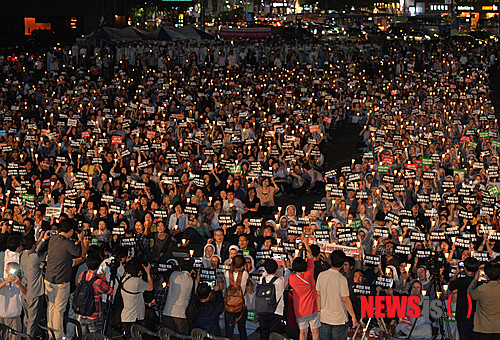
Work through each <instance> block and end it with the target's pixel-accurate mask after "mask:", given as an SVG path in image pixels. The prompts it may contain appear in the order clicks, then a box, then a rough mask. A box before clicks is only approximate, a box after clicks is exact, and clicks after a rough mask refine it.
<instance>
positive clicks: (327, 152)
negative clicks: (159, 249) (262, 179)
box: [276, 123, 363, 210]
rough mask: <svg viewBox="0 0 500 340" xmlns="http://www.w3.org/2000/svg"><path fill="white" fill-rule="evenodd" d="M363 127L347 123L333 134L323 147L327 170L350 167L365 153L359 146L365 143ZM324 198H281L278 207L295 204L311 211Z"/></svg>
mask: <svg viewBox="0 0 500 340" xmlns="http://www.w3.org/2000/svg"><path fill="white" fill-rule="evenodd" d="M360 132H361V127H360V126H358V125H357V124H352V123H345V125H344V126H343V127H342V128H338V129H337V130H335V132H333V133H332V137H333V139H332V140H330V141H329V142H327V143H325V144H323V145H322V147H321V152H322V153H323V155H324V156H325V169H327V170H331V169H340V168H341V167H342V166H344V165H350V164H351V162H352V159H353V158H355V159H357V158H359V157H360V156H361V154H362V153H363V152H362V151H361V150H359V149H358V148H357V147H358V144H359V143H360V142H362V141H363V139H362V138H361V137H360V136H359V133H360ZM322 197H323V196H321V195H315V194H312V193H311V194H306V195H304V196H302V197H300V198H288V197H280V198H278V199H276V204H277V205H284V206H286V205H288V204H294V205H295V206H297V207H299V206H303V205H305V206H307V209H308V210H309V209H311V208H312V205H313V204H314V202H317V201H320V200H321V198H322Z"/></svg>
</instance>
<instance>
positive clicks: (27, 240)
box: [19, 230, 50, 336]
mask: <svg viewBox="0 0 500 340" xmlns="http://www.w3.org/2000/svg"><path fill="white" fill-rule="evenodd" d="M49 237H50V230H46V231H45V232H44V233H43V237H42V240H41V242H40V243H39V244H38V247H37V246H36V243H35V238H34V237H33V236H32V235H28V236H25V237H23V239H22V240H21V246H22V247H23V250H22V251H21V255H20V256H19V265H20V266H21V271H22V273H23V279H22V281H23V284H24V285H25V286H26V291H27V293H26V297H25V299H24V302H23V307H24V328H25V331H26V333H27V334H30V335H32V336H36V335H37V333H38V322H39V319H40V316H41V313H40V312H41V309H42V305H43V294H44V286H43V275H42V268H41V264H42V262H43V261H44V260H45V257H46V254H45V253H43V252H39V251H36V250H35V248H36V247H37V248H38V250H40V249H41V248H43V247H44V245H45V243H46V241H47V240H48V239H49Z"/></svg>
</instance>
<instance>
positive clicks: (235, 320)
mask: <svg viewBox="0 0 500 340" xmlns="http://www.w3.org/2000/svg"><path fill="white" fill-rule="evenodd" d="M224 275H225V278H226V293H225V295H224V310H225V312H226V313H225V320H224V321H225V328H226V338H229V339H232V338H233V333H234V326H235V325H236V324H238V332H239V333H240V339H241V340H246V339H247V330H246V327H245V326H246V321H247V307H246V306H245V296H244V294H245V291H246V286H247V282H248V273H247V272H246V271H245V258H244V257H243V255H236V256H235V257H233V263H232V264H231V268H230V269H229V270H228V271H227V272H226V273H225V274H224Z"/></svg>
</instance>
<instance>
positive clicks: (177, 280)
mask: <svg viewBox="0 0 500 340" xmlns="http://www.w3.org/2000/svg"><path fill="white" fill-rule="evenodd" d="M180 269H181V270H179V271H175V272H173V273H172V274H171V275H170V279H169V281H168V293H167V302H166V303H165V308H164V309H163V322H164V326H165V327H167V328H170V329H172V330H174V331H175V332H177V333H180V334H184V335H187V334H189V322H188V319H187V317H186V308H187V307H188V304H189V301H190V298H191V294H192V291H193V286H194V281H193V278H192V277H191V271H192V270H193V263H192V261H190V260H184V261H181V262H180Z"/></svg>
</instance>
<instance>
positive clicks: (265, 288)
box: [255, 276, 279, 314]
mask: <svg viewBox="0 0 500 340" xmlns="http://www.w3.org/2000/svg"><path fill="white" fill-rule="evenodd" d="M277 279H278V277H277V276H275V277H273V278H272V279H271V281H269V282H266V278H265V277H263V278H262V281H261V283H260V284H258V285H257V289H256V291H255V311H256V312H257V314H273V313H274V312H275V311H276V307H277V306H278V303H279V301H276V286H275V285H274V282H276V280H277Z"/></svg>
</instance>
